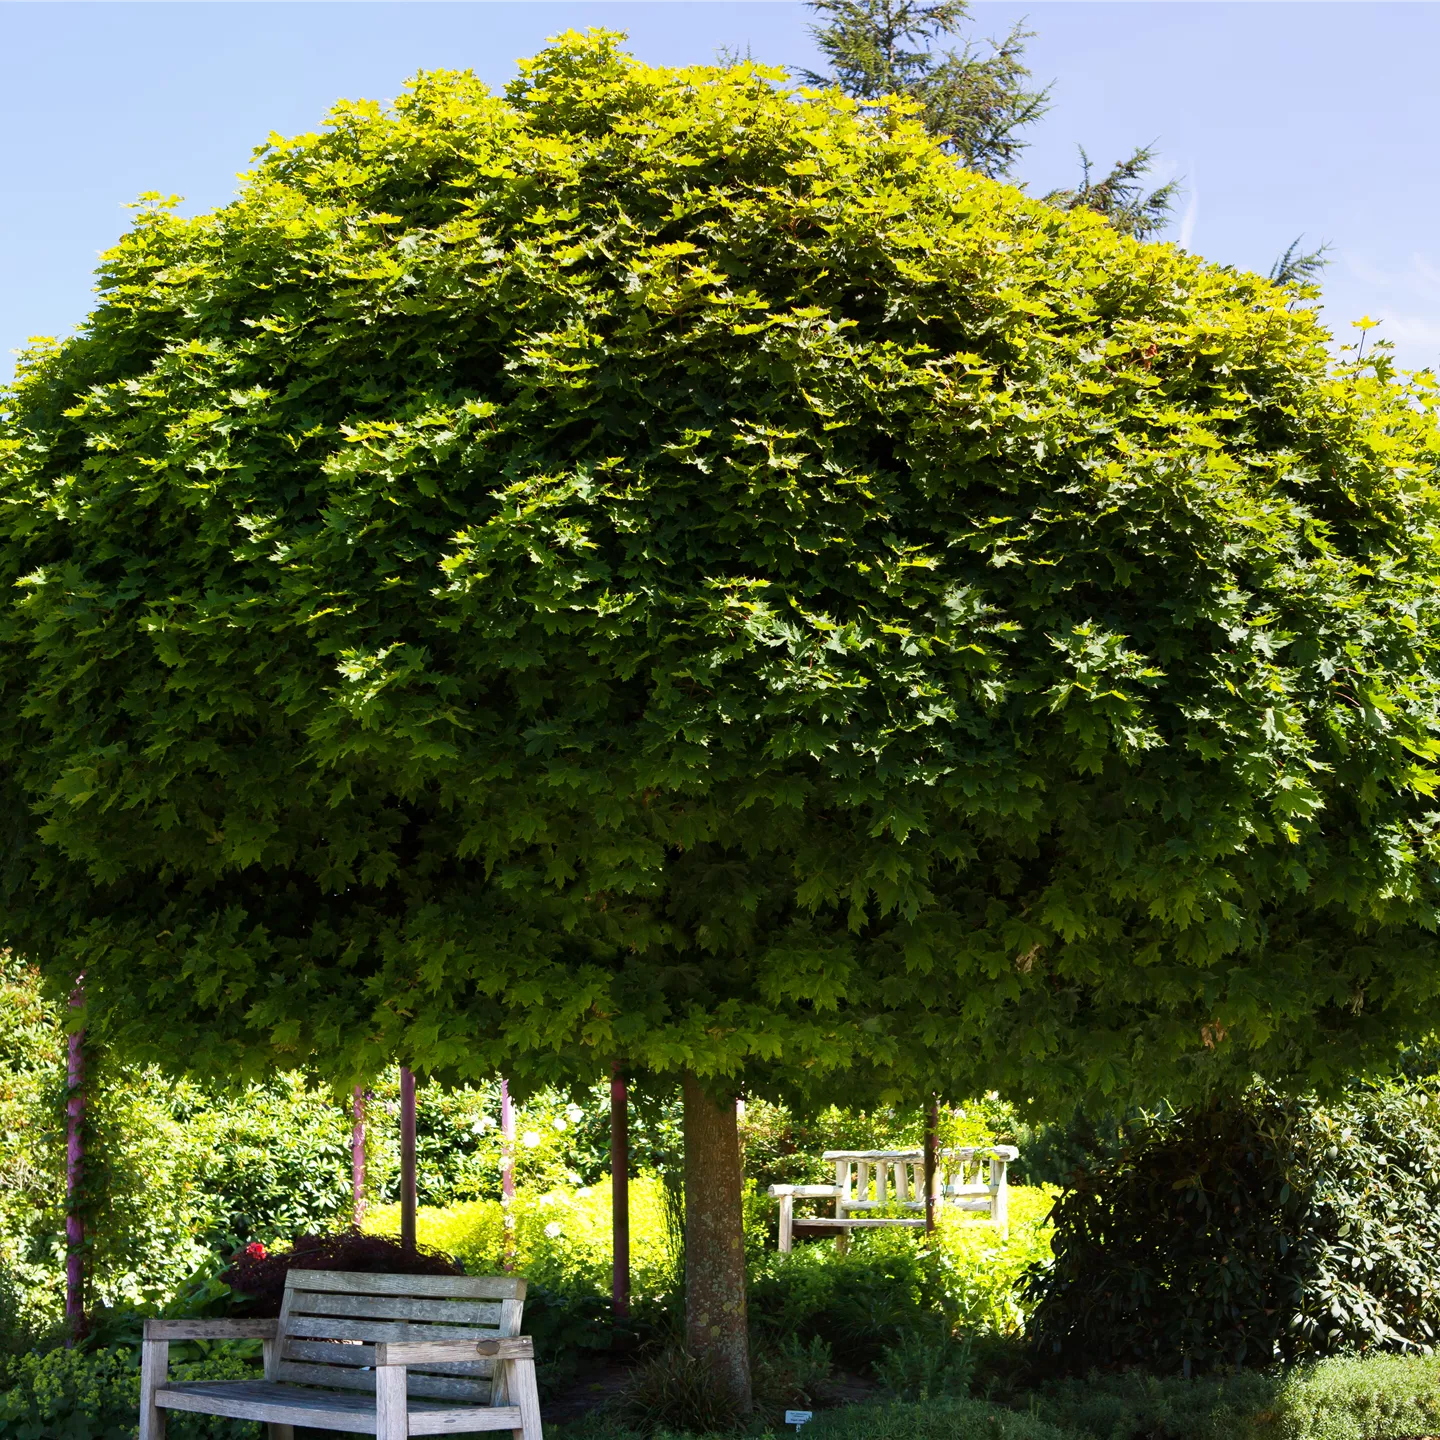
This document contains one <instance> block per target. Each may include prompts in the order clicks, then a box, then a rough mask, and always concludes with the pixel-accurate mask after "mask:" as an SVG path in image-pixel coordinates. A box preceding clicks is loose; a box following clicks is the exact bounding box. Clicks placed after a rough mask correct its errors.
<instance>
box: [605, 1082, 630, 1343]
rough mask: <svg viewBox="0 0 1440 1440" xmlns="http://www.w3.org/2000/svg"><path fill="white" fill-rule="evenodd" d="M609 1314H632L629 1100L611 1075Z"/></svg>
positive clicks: (621, 1318) (624, 1089)
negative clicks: (610, 1258)
mask: <svg viewBox="0 0 1440 1440" xmlns="http://www.w3.org/2000/svg"><path fill="white" fill-rule="evenodd" d="M610 1234H611V1240H612V1247H611V1248H612V1254H613V1256H614V1259H613V1261H612V1264H611V1269H610V1311H611V1314H612V1315H613V1316H614V1317H615V1319H616V1320H623V1319H624V1318H625V1317H626V1316H627V1315H628V1314H629V1313H630V1097H629V1094H628V1093H627V1090H626V1087H625V1076H624V1075H623V1074H622V1073H621V1070H620V1067H619V1066H618V1065H616V1066H615V1067H614V1069H613V1070H612V1071H611V1072H610Z"/></svg>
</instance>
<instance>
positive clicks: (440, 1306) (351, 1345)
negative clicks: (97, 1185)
mask: <svg viewBox="0 0 1440 1440" xmlns="http://www.w3.org/2000/svg"><path fill="white" fill-rule="evenodd" d="M524 1308H525V1282H524V1281H523V1280H520V1279H516V1278H514V1277H511V1276H499V1277H496V1276H482V1275H474V1276H472V1275H360V1274H352V1273H348V1272H347V1273H342V1272H339V1271H333V1270H291V1271H290V1272H289V1274H288V1275H287V1276H286V1277H285V1297H284V1300H283V1301H282V1303H281V1309H280V1318H279V1319H278V1320H147V1321H146V1322H145V1339H144V1344H143V1347H142V1351H141V1365H140V1440H163V1437H164V1435H165V1416H166V1412H167V1411H170V1410H190V1411H194V1412H197V1413H199V1414H201V1415H225V1416H229V1417H231V1418H233V1419H237V1420H260V1421H264V1422H265V1423H266V1424H267V1425H268V1427H269V1436H270V1440H294V1427H295V1426H296V1425H308V1426H311V1427H313V1428H316V1429H320V1430H350V1431H358V1432H359V1433H361V1434H364V1435H376V1436H379V1437H380V1440H408V1437H409V1436H411V1435H456V1434H466V1433H470V1432H474V1431H477V1430H509V1431H511V1432H512V1434H513V1436H514V1440H541V1433H540V1402H539V1398H538V1395H537V1393H536V1389H535V1357H534V1351H533V1349H532V1347H531V1342H530V1338H529V1336H522V1335H521V1334H520V1320H521V1316H522V1315H523V1313H524ZM243 1338H258V1339H261V1340H263V1341H264V1342H265V1377H264V1379H263V1380H204V1381H194V1382H187V1383H185V1384H172V1383H170V1382H169V1381H168V1380H167V1378H166V1372H167V1368H168V1365H169V1342H170V1341H171V1340H231V1339H243Z"/></svg>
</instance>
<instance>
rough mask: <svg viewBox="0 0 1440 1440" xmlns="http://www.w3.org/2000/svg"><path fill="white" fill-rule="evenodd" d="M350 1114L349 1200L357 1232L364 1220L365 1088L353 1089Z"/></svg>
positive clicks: (359, 1086) (357, 1087)
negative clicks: (352, 1118)
mask: <svg viewBox="0 0 1440 1440" xmlns="http://www.w3.org/2000/svg"><path fill="white" fill-rule="evenodd" d="M352 1113H353V1115H354V1122H355V1123H354V1124H353V1125H351V1127H350V1200H351V1208H352V1211H353V1214H354V1225H355V1228H356V1229H357V1230H358V1229H359V1228H360V1222H361V1221H362V1220H364V1218H365V1088H364V1086H362V1085H357V1086H356V1087H355V1101H354V1105H353V1107H352Z"/></svg>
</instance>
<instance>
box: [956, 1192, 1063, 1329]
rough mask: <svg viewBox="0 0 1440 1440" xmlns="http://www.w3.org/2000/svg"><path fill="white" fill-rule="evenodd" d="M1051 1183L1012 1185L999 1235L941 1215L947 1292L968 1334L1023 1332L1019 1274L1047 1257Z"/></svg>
mask: <svg viewBox="0 0 1440 1440" xmlns="http://www.w3.org/2000/svg"><path fill="white" fill-rule="evenodd" d="M1059 1193H1060V1192H1059V1191H1058V1190H1057V1189H1056V1188H1055V1187H1054V1186H1053V1185H1013V1186H1011V1188H1010V1225H1009V1230H1008V1232H1007V1233H1005V1234H1002V1233H1001V1232H1000V1231H999V1230H997V1229H996V1228H995V1227H994V1226H993V1225H991V1224H990V1223H989V1222H988V1221H986V1220H983V1219H982V1220H979V1221H976V1220H973V1219H965V1218H962V1217H960V1216H957V1215H946V1216H943V1218H942V1221H941V1224H940V1230H939V1235H940V1240H939V1250H940V1255H941V1258H942V1261H943V1263H944V1267H945V1271H946V1289H947V1291H948V1293H949V1295H950V1297H951V1299H952V1301H953V1302H954V1303H955V1304H956V1306H957V1308H958V1311H959V1314H960V1323H961V1326H962V1328H963V1329H965V1330H967V1331H980V1332H985V1331H993V1332H995V1333H997V1334H1001V1335H1018V1334H1021V1333H1023V1331H1024V1329H1025V1320H1026V1311H1025V1308H1024V1307H1023V1305H1022V1304H1021V1299H1022V1296H1021V1283H1020V1282H1021V1276H1022V1275H1023V1274H1024V1272H1025V1270H1026V1269H1027V1268H1028V1267H1029V1266H1030V1265H1032V1264H1035V1263H1036V1262H1044V1261H1047V1260H1048V1259H1049V1257H1050V1235H1051V1232H1052V1230H1053V1227H1052V1226H1051V1224H1050V1210H1051V1207H1052V1206H1053V1205H1054V1203H1055V1197H1056V1196H1057V1195H1058V1194H1059Z"/></svg>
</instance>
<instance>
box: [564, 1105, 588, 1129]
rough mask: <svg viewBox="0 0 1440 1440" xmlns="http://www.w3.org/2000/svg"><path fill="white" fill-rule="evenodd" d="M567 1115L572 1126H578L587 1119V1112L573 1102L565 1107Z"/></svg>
mask: <svg viewBox="0 0 1440 1440" xmlns="http://www.w3.org/2000/svg"><path fill="white" fill-rule="evenodd" d="M565 1113H566V1114H567V1115H568V1116H569V1117H570V1123H571V1124H572V1125H578V1124H579V1123H580V1121H581V1120H583V1119H584V1118H585V1112H584V1111H583V1110H582V1109H581V1108H580V1107H579V1106H578V1105H577V1104H576V1103H575V1102H574V1101H573V1100H572V1101H571V1102H570V1103H569V1104H568V1105H567V1106H566V1107H565Z"/></svg>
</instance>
